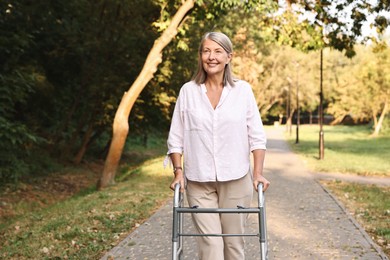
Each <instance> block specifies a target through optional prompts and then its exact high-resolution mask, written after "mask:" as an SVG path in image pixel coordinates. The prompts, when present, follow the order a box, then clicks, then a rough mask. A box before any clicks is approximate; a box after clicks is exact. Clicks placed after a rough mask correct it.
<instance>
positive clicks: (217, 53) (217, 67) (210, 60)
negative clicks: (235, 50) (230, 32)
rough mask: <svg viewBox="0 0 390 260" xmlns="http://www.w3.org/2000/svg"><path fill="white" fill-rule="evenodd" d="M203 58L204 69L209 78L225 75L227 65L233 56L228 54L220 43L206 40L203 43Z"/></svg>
mask: <svg viewBox="0 0 390 260" xmlns="http://www.w3.org/2000/svg"><path fill="white" fill-rule="evenodd" d="M201 57H202V64H203V69H204V70H205V71H206V73H207V75H208V76H211V75H218V74H222V75H223V72H224V69H225V66H226V64H228V63H229V62H230V60H231V59H232V54H231V53H230V54H228V53H227V52H226V51H225V50H224V49H223V48H222V46H221V45H219V44H218V43H216V42H214V41H212V40H210V39H206V40H205V41H204V42H203V48H202V53H201Z"/></svg>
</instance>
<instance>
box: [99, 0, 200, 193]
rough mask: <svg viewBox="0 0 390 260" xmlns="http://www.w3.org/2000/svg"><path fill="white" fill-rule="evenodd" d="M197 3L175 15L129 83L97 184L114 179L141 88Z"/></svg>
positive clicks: (189, 2)
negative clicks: (137, 73)
mask: <svg viewBox="0 0 390 260" xmlns="http://www.w3.org/2000/svg"><path fill="white" fill-rule="evenodd" d="M193 7H194V0H186V1H185V2H183V4H182V5H181V6H180V8H179V9H178V10H177V12H176V14H175V15H174V16H173V18H172V20H171V23H170V24H169V26H168V28H167V29H166V30H165V31H164V32H163V33H162V35H161V36H160V37H159V38H158V39H157V40H156V41H155V42H154V45H153V47H152V49H151V50H150V52H149V54H148V57H147V58H146V61H145V64H144V67H143V68H142V70H141V72H140V74H139V75H138V77H137V79H136V80H135V81H134V83H133V85H132V86H131V87H130V89H129V91H128V92H125V94H124V95H123V97H122V100H121V102H120V104H119V107H118V110H117V111H116V113H115V117H114V123H113V137H112V141H111V145H110V150H109V151H108V155H107V158H106V161H105V164H104V169H103V173H102V176H101V178H100V179H99V181H98V184H97V188H98V189H103V188H105V187H107V186H109V185H112V184H114V183H115V180H114V178H115V173H116V170H117V168H118V165H119V161H120V158H121V156H122V151H123V148H124V146H125V142H126V138H127V134H128V132H129V123H128V118H129V115H130V111H131V108H132V107H133V105H134V103H135V101H136V100H137V98H138V96H139V94H140V93H141V91H142V90H143V89H144V88H145V86H146V84H147V83H148V82H149V81H150V80H151V79H152V77H153V75H154V73H155V72H156V71H157V67H158V65H159V64H160V63H161V62H162V50H163V49H164V48H165V46H167V45H168V44H169V43H170V42H171V41H172V39H173V38H174V37H175V36H176V34H177V29H178V27H179V26H180V23H181V21H182V20H183V18H184V17H185V16H186V14H187V13H188V11H189V10H191V9H192V8H193Z"/></svg>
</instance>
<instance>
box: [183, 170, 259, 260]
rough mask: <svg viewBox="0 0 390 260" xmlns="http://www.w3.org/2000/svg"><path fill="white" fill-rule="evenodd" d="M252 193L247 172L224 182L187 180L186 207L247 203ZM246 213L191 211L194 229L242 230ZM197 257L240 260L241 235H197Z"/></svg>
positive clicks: (250, 179)
mask: <svg viewBox="0 0 390 260" xmlns="http://www.w3.org/2000/svg"><path fill="white" fill-rule="evenodd" d="M252 195H253V185H252V178H251V174H250V173H248V174H246V175H245V176H244V177H242V178H241V179H238V180H233V181H227V182H218V181H217V182H194V181H188V182H187V200H188V204H189V206H190V207H193V206H199V207H200V208H237V206H243V207H249V206H250V203H251V200H252ZM247 218H248V214H235V213H234V214H227V213H224V214H215V213H212V214H207V213H198V214H193V215H192V219H193V221H194V224H195V228H196V229H197V231H198V233H200V234H206V233H215V234H221V233H222V234H229V233H230V234H243V233H244V232H245V225H246V220H247ZM197 242H198V249H199V259H201V260H244V259H245V255H244V237H210V236H209V237H207V236H205V237H197Z"/></svg>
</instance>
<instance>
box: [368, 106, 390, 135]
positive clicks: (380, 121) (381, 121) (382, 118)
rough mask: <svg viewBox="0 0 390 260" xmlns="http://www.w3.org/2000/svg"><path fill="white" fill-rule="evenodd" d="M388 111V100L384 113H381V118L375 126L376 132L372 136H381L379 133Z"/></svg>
mask: <svg viewBox="0 0 390 260" xmlns="http://www.w3.org/2000/svg"><path fill="white" fill-rule="evenodd" d="M388 109H389V102H387V100H386V102H385V105H384V107H383V110H382V113H381V116H380V117H379V120H378V123H377V124H376V125H375V130H374V132H373V133H372V135H371V136H374V137H376V136H378V135H379V132H380V130H381V128H382V124H383V120H384V119H385V116H386V114H387V110H388Z"/></svg>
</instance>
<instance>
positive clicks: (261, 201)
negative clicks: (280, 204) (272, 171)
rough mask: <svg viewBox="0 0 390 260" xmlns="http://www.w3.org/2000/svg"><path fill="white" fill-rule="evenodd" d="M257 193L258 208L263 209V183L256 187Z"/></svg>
mask: <svg viewBox="0 0 390 260" xmlns="http://www.w3.org/2000/svg"><path fill="white" fill-rule="evenodd" d="M257 192H258V195H259V207H264V192H263V183H261V182H260V183H259V184H258V185H257Z"/></svg>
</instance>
